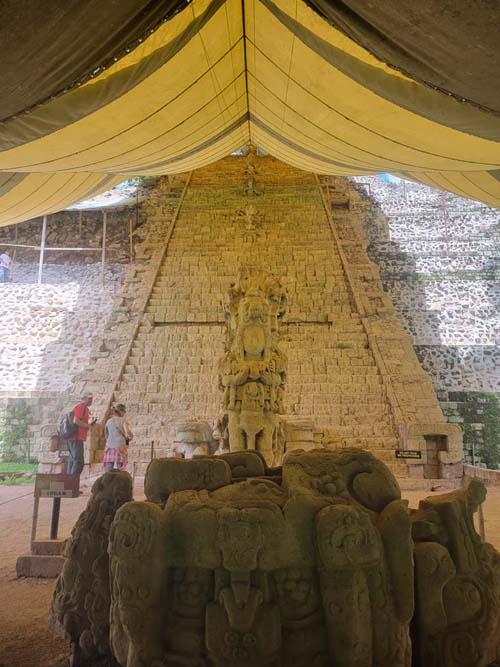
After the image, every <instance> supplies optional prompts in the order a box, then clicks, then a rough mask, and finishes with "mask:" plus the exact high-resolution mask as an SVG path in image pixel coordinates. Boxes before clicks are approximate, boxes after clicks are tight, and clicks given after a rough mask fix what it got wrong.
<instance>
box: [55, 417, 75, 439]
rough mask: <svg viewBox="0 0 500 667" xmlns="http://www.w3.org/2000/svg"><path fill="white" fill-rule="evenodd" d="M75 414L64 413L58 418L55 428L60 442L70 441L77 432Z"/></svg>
mask: <svg viewBox="0 0 500 667" xmlns="http://www.w3.org/2000/svg"><path fill="white" fill-rule="evenodd" d="M74 419H75V412H74V410H71V412H66V413H65V414H64V415H61V416H60V417H59V425H58V427H57V434H58V436H59V437H60V439H61V440H71V438H73V436H74V435H75V434H76V432H77V431H78V426H77V425H76V424H75V422H74Z"/></svg>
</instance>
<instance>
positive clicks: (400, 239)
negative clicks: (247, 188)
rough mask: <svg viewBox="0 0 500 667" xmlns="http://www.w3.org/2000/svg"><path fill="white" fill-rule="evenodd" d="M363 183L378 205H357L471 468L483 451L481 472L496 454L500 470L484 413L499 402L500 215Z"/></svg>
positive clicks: (429, 193)
mask: <svg viewBox="0 0 500 667" xmlns="http://www.w3.org/2000/svg"><path fill="white" fill-rule="evenodd" d="M355 180H357V181H358V182H363V183H368V184H369V187H370V192H371V194H372V196H373V199H374V200H375V202H376V205H375V206H373V203H372V202H368V200H367V198H366V197H365V196H364V195H361V198H360V199H356V195H355V194H354V195H353V198H354V199H356V201H357V203H358V205H359V206H360V208H363V207H365V210H366V220H367V224H366V226H365V231H366V235H367V237H368V239H369V241H370V245H369V248H368V250H369V253H370V256H371V258H372V259H373V260H374V261H375V262H376V263H377V265H378V267H379V269H380V273H381V278H382V280H383V283H384V288H385V289H386V291H387V292H388V294H389V295H390V296H391V299H392V300H393V302H394V306H395V309H396V312H397V314H398V316H399V318H400V319H401V321H402V322H403V323H404V326H405V328H406V330H407V331H408V333H409V334H410V335H411V336H412V340H413V344H414V346H415V350H416V352H417V355H418V357H419V359H420V362H421V363H422V366H423V368H424V369H425V370H426V371H427V373H429V375H430V377H431V378H432V381H433V384H434V387H435V389H436V391H437V393H438V396H439V398H440V400H441V405H442V407H443V410H444V412H445V414H446V415H447V417H448V419H449V421H451V422H454V423H459V424H461V425H463V427H464V430H465V446H466V451H467V455H468V458H469V460H472V446H473V444H474V450H475V460H476V462H477V461H478V460H480V457H481V450H482V449H483V455H484V456H483V459H484V458H485V460H486V461H487V462H488V463H489V465H492V461H493V459H492V458H491V456H490V455H487V454H486V452H485V451H484V450H485V448H488V449H494V450H496V451H497V455H496V456H497V459H498V462H499V463H500V451H499V448H500V442H498V436H497V437H494V438H491V437H489V436H488V434H487V432H488V429H489V426H488V423H487V419H488V414H489V413H488V410H486V409H485V405H486V404H488V405H489V404H490V403H491V401H492V400H493V401H495V400H496V405H497V406H498V400H499V397H500V394H499V392H500V349H499V347H498V341H499V338H498V335H499V334H498V332H499V330H500V328H499V325H500V316H499V313H500V308H499V306H500V281H499V279H498V277H499V276H498V267H499V248H500V244H499V241H500V213H499V211H498V210H497V209H494V208H490V207H487V206H485V205H483V204H480V203H479V202H473V201H470V200H467V199H463V198H460V197H456V196H454V195H452V194H449V193H446V194H445V193H442V192H440V191H438V190H433V189H432V188H428V187H425V186H422V185H417V184H414V183H409V182H406V183H403V182H399V183H388V182H386V181H384V180H382V179H381V178H379V177H363V178H359V179H355ZM358 189H359V192H360V193H361V192H364V193H368V186H366V185H362V186H358ZM443 204H444V205H445V208H443ZM495 397H496V398H495ZM497 412H498V408H497ZM485 437H486V440H488V439H489V442H486V441H485ZM493 440H494V441H493ZM493 454H494V452H493Z"/></svg>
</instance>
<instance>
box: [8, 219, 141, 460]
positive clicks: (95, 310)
mask: <svg viewBox="0 0 500 667" xmlns="http://www.w3.org/2000/svg"><path fill="white" fill-rule="evenodd" d="M82 217H83V222H82V225H81V227H80V225H79V224H78V213H76V212H73V213H70V212H62V213H58V214H55V215H53V216H50V217H49V221H48V225H47V228H48V233H47V245H49V246H58V247H63V246H81V247H83V246H85V247H87V246H88V247H97V248H99V246H100V244H101V242H102V236H101V234H102V213H101V212H100V211H95V212H93V211H90V212H88V211H86V212H85V213H84V215H83V216H82ZM124 220H125V222H126V223H127V227H125V226H124ZM40 230H41V223H40V221H39V220H33V221H28V222H26V223H22V224H19V225H13V226H10V227H2V228H1V229H0V248H1V249H2V251H3V248H5V247H8V246H9V242H10V243H13V242H15V243H19V244H27V245H36V244H37V243H39V241H40V238H39V237H40ZM107 238H108V243H107V253H108V258H107V266H106V270H105V273H104V286H103V285H102V279H101V266H100V263H99V262H100V259H101V253H100V251H99V252H88V253H85V252H83V253H80V252H79V253H70V252H66V251H55V252H49V253H47V254H46V262H45V263H44V267H43V275H42V284H40V285H38V284H37V278H38V262H37V258H38V251H37V250H33V249H25V248H17V249H16V251H15V255H14V261H13V269H12V271H11V282H9V283H7V284H0V303H1V306H2V335H1V336H0V368H1V369H2V370H1V374H0V418H2V416H3V415H4V414H5V408H6V407H7V405H10V406H13V405H16V403H17V402H23V403H24V404H25V405H26V406H27V408H28V410H29V412H30V417H31V419H32V424H31V426H30V427H29V430H30V434H31V446H32V451H33V454H34V456H38V454H39V451H40V448H41V447H42V444H43V441H44V439H45V440H46V439H47V437H46V436H47V433H45V434H44V436H43V437H42V429H43V424H44V423H45V422H47V420H49V421H51V422H54V417H55V418H56V420H57V416H58V414H59V411H60V410H61V408H62V406H63V405H64V403H65V401H66V400H67V396H68V392H69V390H70V387H71V386H72V382H73V380H74V378H75V376H77V375H78V373H80V372H81V371H82V370H83V369H84V368H85V367H86V366H87V365H88V362H89V358H90V355H91V350H92V346H93V344H94V342H95V338H96V337H99V336H101V335H102V333H103V332H104V330H105V325H106V321H107V318H108V317H109V315H110V313H111V312H112V310H113V306H114V299H115V297H116V294H117V293H118V292H119V291H120V288H121V285H122V283H123V280H124V276H125V274H126V272H127V264H126V263H124V262H126V260H127V255H126V253H127V251H128V246H129V241H128V216H127V215H125V216H124V214H123V212H121V214H117V213H111V214H109V216H108V237H107Z"/></svg>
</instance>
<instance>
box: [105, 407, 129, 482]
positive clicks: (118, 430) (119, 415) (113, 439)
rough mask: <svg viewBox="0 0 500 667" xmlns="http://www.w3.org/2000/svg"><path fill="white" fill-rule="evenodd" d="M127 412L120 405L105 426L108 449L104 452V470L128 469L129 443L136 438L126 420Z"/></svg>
mask: <svg viewBox="0 0 500 667" xmlns="http://www.w3.org/2000/svg"><path fill="white" fill-rule="evenodd" d="M126 412H127V410H126V408H125V406H124V405H123V403H119V404H118V405H117V406H116V407H115V409H114V414H113V416H112V417H110V418H109V419H108V421H107V422H106V426H105V432H106V449H105V451H104V470H113V467H114V466H115V465H116V467H117V468H118V469H119V470H121V469H123V468H125V467H126V465H127V461H128V452H127V447H128V443H129V442H130V440H132V438H133V437H134V435H133V433H132V431H131V430H130V426H129V425H128V424H127V422H126V420H125V413H126Z"/></svg>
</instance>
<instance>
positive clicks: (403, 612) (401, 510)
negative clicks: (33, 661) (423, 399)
mask: <svg viewBox="0 0 500 667" xmlns="http://www.w3.org/2000/svg"><path fill="white" fill-rule="evenodd" d="M118 476H120V477H118ZM123 476H127V474H126V473H121V472H112V473H107V474H106V475H105V476H104V477H103V478H101V480H100V481H99V485H98V486H97V487H94V494H96V490H95V489H96V488H97V491H98V493H99V494H103V489H104V488H106V487H109V489H110V490H111V489H113V488H114V489H117V488H118V487H117V482H118V480H119V479H120V480H121V479H122V478H123ZM115 480H116V481H115ZM120 484H121V482H120ZM145 493H146V497H147V499H148V501H149V502H127V503H125V504H124V505H123V506H120V508H119V509H118V511H116V515H115V517H114V521H113V522H112V525H111V529H110V530H109V522H107V521H106V522H104V523H103V522H102V521H100V520H98V521H97V523H96V522H95V521H94V522H92V521H91V522H90V525H91V526H92V525H94V526H95V527H96V529H97V528H98V530H94V531H91V532H90V534H88V535H87V536H86V540H88V543H89V544H88V546H87V547H86V548H85V549H77V548H76V547H73V548H71V549H70V550H69V551H68V552H67V558H68V561H67V564H66V565H65V568H64V569H63V572H62V574H61V577H60V579H59V581H58V584H57V588H56V593H55V596H54V603H53V609H54V612H53V616H54V623H55V625H56V626H57V623H60V624H62V625H63V627H64V629H65V631H66V633H67V635H68V636H70V638H71V640H72V646H73V667H83V666H84V665H87V666H88V667H90V666H91V665H92V667H93V666H94V665H95V664H101V663H94V662H91V661H88V658H86V657H85V656H92V655H99V656H100V657H101V658H102V657H103V656H106V650H107V659H108V662H105V663H102V664H106V665H108V664H109V665H111V664H114V663H113V660H114V657H116V660H117V661H118V663H119V664H120V665H121V666H122V667H181V666H186V665H188V666H190V665H191V666H193V667H195V666H199V667H201V666H207V667H208V666H210V667H212V666H215V667H240V666H245V665H247V666H249V667H257V666H259V667H260V666H265V665H268V666H273V667H290V666H293V667H310V666H313V667H330V666H331V667H354V666H356V667H358V666H363V667H410V665H414V667H438V666H439V667H444V666H446V667H459V666H462V667H463V666H464V665H467V667H487V666H488V665H490V664H492V663H493V662H494V661H495V660H498V658H499V657H500V632H499V631H500V555H499V554H498V553H497V552H496V551H495V550H494V549H493V547H491V546H490V545H487V544H484V543H483V542H482V541H481V539H480V537H479V535H478V534H477V533H476V532H475V530H474V524H473V513H474V512H475V511H476V510H477V507H478V505H479V504H480V503H481V502H482V501H483V500H484V487H483V486H482V484H481V483H480V482H473V483H471V485H470V486H469V488H468V489H464V490H460V491H454V492H452V493H448V494H444V495H442V496H434V497H433V498H431V499H427V500H426V501H423V502H422V503H421V506H420V508H419V510H418V511H414V512H411V513H410V512H409V511H408V509H407V504H406V503H405V501H403V500H401V496H400V490H399V487H398V484H397V482H396V480H395V478H394V477H393V475H392V473H391V472H390V470H389V469H388V468H387V467H386V466H385V465H384V464H383V463H382V462H381V461H378V460H377V459H375V458H374V457H373V456H372V455H371V454H370V453H368V452H365V451H362V450H356V449H345V450H337V451H332V450H324V449H323V450H313V451H310V452H304V451H294V452H291V453H289V454H288V455H287V456H286V458H285V461H284V464H283V467H282V469H276V468H273V469H269V468H267V466H266V465H265V462H264V460H263V458H262V456H260V455H259V453H258V452H252V451H246V452H233V453H230V454H227V455H223V456H220V457H211V458H199V459H194V460H191V461H188V460H182V459H157V460H153V461H152V462H151V465H150V468H149V469H148V473H147V476H146V480H145ZM113 495H114V493H113V492H111V493H108V494H106V493H104V494H103V495H99V496H98V497H99V499H100V500H99V502H104V503H107V504H106V507H108V508H110V507H114V508H115V510H116V507H117V506H118V505H120V504H121V499H120V502H119V503H117V504H114V505H110V504H109V498H112V497H113ZM115 495H116V494H115ZM97 500H98V498H97V497H95V498H94V499H93V500H91V501H90V503H89V509H88V510H86V513H84V515H82V517H83V516H85V515H86V516H87V518H86V519H84V520H83V523H82V518H81V519H80V520H79V523H78V524H77V525H81V526H83V524H84V523H85V522H86V521H87V522H88V521H90V520H91V516H104V515H103V513H102V512H101V513H97V515H96V514H95V509H91V508H95V507H96V503H97V504H99V503H98V502H97ZM90 510H91V511H90ZM110 518H112V517H110ZM108 531H109V546H108V544H107V539H106V537H107V534H108ZM78 534H79V533H78V531H75V532H74V536H75V537H76V535H78ZM412 535H413V539H412ZM83 538H84V536H83V534H82V535H81V538H80V539H83ZM414 541H415V542H416V544H415V547H414ZM106 548H107V551H106ZM108 552H109V563H110V578H109V584H110V586H109V590H108V591H107V592H106V591H104V592H102V593H101V595H100V596H97V595H96V590H95V589H96V586H95V582H93V579H92V577H91V576H90V575H89V577H88V578H86V579H85V580H82V579H81V578H80V577H78V576H77V575H78V573H79V572H81V571H83V569H85V571H86V572H89V573H90V572H100V571H102V572H104V569H103V568H104V566H105V565H106V566H107V558H108V556H107V553H108ZM90 559H93V561H91V560H90ZM414 559H415V572H414ZM82 560H85V561H86V562H85V564H82ZM414 574H415V575H416V579H415V581H416V590H415V591H414ZM98 581H99V586H100V587H101V588H102V587H103V586H105V585H106V581H105V578H104V577H103V576H102V577H101V578H100V579H99V580H98ZM415 599H416V600H417V602H418V605H417V612H416V613H415ZM106 605H107V606H106ZM108 611H109V612H110V614H109V619H110V621H109V624H110V625H109V629H110V634H109V637H110V642H109V643H107V635H106V633H105V629H106V627H107V626H106V619H107V618H108V616H107V612H108ZM103 619H104V620H103ZM97 620H100V622H101V623H102V627H101V626H100V625H99V623H97V622H96V621H97ZM410 623H412V639H413V647H412V641H411V640H410ZM83 648H84V649H85V652H83V650H82V649H83ZM412 652H413V654H414V657H413V662H412ZM113 656H114V657H113ZM86 660H87V661H86Z"/></svg>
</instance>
